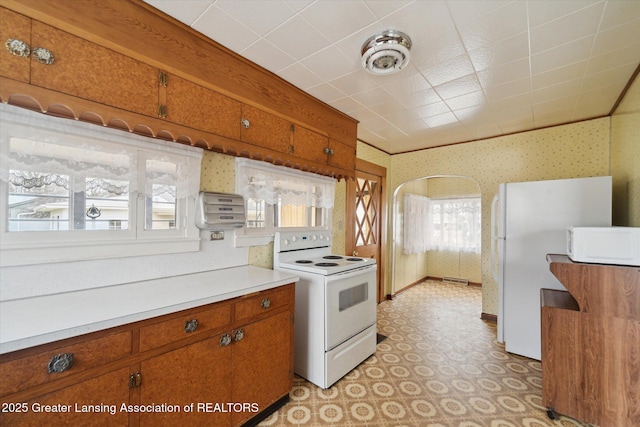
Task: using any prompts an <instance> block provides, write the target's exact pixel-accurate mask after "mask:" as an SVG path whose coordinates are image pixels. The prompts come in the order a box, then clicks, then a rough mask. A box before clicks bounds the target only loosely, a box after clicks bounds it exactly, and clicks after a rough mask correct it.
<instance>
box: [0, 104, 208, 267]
mask: <svg viewBox="0 0 640 427" xmlns="http://www.w3.org/2000/svg"><path fill="white" fill-rule="evenodd" d="M1 107H2V108H1V109H0V114H1V120H2V129H1V134H0V135H1V138H2V146H1V147H2V148H1V151H0V160H1V161H2V166H1V170H0V172H1V175H0V192H1V194H0V196H1V200H2V209H0V219H1V221H0V223H1V225H0V232H1V233H2V244H1V246H0V250H2V261H1V263H2V265H25V264H33V263H43V262H55V261H61V260H79V259H89V258H112V257H120V256H135V255H151V254H160V253H174V252H184V251H195V250H199V233H198V230H197V228H195V219H194V218H195V217H194V200H195V198H196V197H197V195H198V190H199V180H200V162H201V157H202V150H201V149H199V148H193V147H187V146H182V145H180V144H176V143H170V142H167V141H157V140H149V138H145V137H142V136H139V135H134V134H128V133H125V132H122V131H119V130H115V129H108V128H101V127H97V126H95V125H92V124H87V123H82V122H75V121H71V120H68V119H59V118H53V117H49V116H45V115H43V114H39V113H34V112H30V111H27V110H22V109H19V108H15V107H11V106H6V105H3V106H1Z"/></svg>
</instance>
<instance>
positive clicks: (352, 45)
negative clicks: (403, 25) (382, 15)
mask: <svg viewBox="0 0 640 427" xmlns="http://www.w3.org/2000/svg"><path fill="white" fill-rule="evenodd" d="M387 29H388V28H387V27H386V26H385V25H384V24H383V23H382V22H380V21H376V22H374V23H373V24H371V25H368V26H366V27H364V28H362V29H360V30H358V31H356V32H355V33H353V34H351V35H349V36H348V37H345V38H344V39H342V40H340V41H339V42H337V43H336V44H335V46H336V47H337V48H338V49H340V50H341V51H342V53H344V54H345V55H346V56H347V57H349V58H354V59H357V60H358V61H361V58H362V53H361V52H362V45H363V44H364V43H365V42H366V41H367V40H368V39H369V38H370V37H373V36H374V35H376V34H380V33H381V32H383V31H385V30H387Z"/></svg>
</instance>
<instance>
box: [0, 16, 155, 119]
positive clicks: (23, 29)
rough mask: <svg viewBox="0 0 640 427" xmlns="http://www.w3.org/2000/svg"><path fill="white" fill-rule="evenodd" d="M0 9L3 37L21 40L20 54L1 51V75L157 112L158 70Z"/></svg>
mask: <svg viewBox="0 0 640 427" xmlns="http://www.w3.org/2000/svg"><path fill="white" fill-rule="evenodd" d="M1 13H2V15H1V16H0V17H1V18H2V37H3V40H5V41H6V40H8V39H12V40H17V41H19V42H15V43H14V44H15V47H16V49H21V50H22V52H23V55H24V56H19V55H20V53H19V51H17V50H16V51H15V52H14V53H13V54H12V53H11V51H10V50H9V49H5V50H4V51H3V53H2V59H1V60H0V63H2V68H0V70H1V71H2V76H3V77H8V78H11V79H14V80H19V81H22V82H25V83H30V84H32V85H34V86H39V87H43V88H46V89H51V90H54V91H57V92H60V93H65V94H68V95H72V96H77V97H79V98H83V99H87V100H91V101H95V102H98V103H100V104H105V105H110V106H113V107H118V108H121V109H124V110H128V111H132V112H135V113H140V114H144V115H147V116H152V117H153V116H157V112H158V70H157V69H156V68H154V67H151V66H149V65H147V64H144V63H142V62H140V61H136V60H134V59H132V58H129V57H127V56H125V55H121V54H119V53H116V52H114V51H113V50H110V49H107V48H104V47H101V46H99V45H97V44H95V43H92V42H89V41H87V40H84V39H82V38H80V37H76V36H73V35H71V34H69V33H67V32H64V31H61V30H59V29H56V28H54V27H51V26H49V25H46V24H43V23H41V22H39V21H36V20H32V19H29V18H26V17H24V16H22V15H20V14H17V13H14V12H10V11H8V10H6V9H4V8H3V9H2V12H1ZM29 27H30V33H29V32H28V31H27V29H28V28H29ZM20 42H21V43H20ZM27 52H28V53H27ZM14 68H15V69H14Z"/></svg>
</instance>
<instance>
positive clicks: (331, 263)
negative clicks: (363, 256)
mask: <svg viewBox="0 0 640 427" xmlns="http://www.w3.org/2000/svg"><path fill="white" fill-rule="evenodd" d="M325 258H326V257H325ZM314 265H316V266H318V267H337V266H338V263H337V262H318V263H316V264H314Z"/></svg>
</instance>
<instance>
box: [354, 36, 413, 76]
mask: <svg viewBox="0 0 640 427" xmlns="http://www.w3.org/2000/svg"><path fill="white" fill-rule="evenodd" d="M410 49H411V39H410V38H409V36H408V35H406V34H404V33H401V32H400V31H395V30H387V31H384V32H382V33H380V34H376V35H375V36H373V37H371V38H369V39H368V40H367V41H366V42H364V44H363V45H362V49H361V53H362V66H363V67H364V69H365V70H367V71H368V72H370V73H371V74H381V75H384V74H393V73H396V72H398V71H400V70H402V69H403V68H404V67H406V66H407V64H409V50H410Z"/></svg>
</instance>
